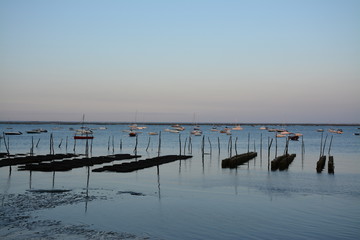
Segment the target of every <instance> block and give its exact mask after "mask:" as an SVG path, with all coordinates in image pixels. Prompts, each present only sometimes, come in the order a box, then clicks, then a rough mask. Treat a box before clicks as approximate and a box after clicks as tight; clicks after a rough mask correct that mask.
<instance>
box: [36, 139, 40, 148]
mask: <svg viewBox="0 0 360 240" xmlns="http://www.w3.org/2000/svg"><path fill="white" fill-rule="evenodd" d="M39 142H40V138H39V140H38V141H37V143H36V148H37V147H38V146H39Z"/></svg>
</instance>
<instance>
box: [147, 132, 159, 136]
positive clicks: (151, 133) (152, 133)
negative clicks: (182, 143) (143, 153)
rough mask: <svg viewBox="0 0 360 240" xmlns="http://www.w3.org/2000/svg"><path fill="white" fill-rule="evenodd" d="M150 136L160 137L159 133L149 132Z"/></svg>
mask: <svg viewBox="0 0 360 240" xmlns="http://www.w3.org/2000/svg"><path fill="white" fill-rule="evenodd" d="M148 134H149V135H152V136H154V135H159V134H158V133H157V132H149V133H148Z"/></svg>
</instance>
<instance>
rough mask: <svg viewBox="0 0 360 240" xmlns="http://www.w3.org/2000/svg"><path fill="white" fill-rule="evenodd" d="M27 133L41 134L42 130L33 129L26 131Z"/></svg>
mask: <svg viewBox="0 0 360 240" xmlns="http://www.w3.org/2000/svg"><path fill="white" fill-rule="evenodd" d="M26 133H27V134H40V133H41V132H40V131H39V130H38V129H33V130H30V131H26Z"/></svg>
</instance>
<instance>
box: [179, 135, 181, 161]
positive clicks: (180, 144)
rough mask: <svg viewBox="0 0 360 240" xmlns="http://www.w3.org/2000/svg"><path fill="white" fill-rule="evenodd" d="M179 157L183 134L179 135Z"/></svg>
mask: <svg viewBox="0 0 360 240" xmlns="http://www.w3.org/2000/svg"><path fill="white" fill-rule="evenodd" d="M179 155H180V156H181V134H179Z"/></svg>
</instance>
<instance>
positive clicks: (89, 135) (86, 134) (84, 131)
mask: <svg viewBox="0 0 360 240" xmlns="http://www.w3.org/2000/svg"><path fill="white" fill-rule="evenodd" d="M84 122H85V115H83V121H82V126H81V128H80V129H77V130H76V132H75V135H74V139H94V136H93V132H92V131H91V129H90V128H88V127H85V126H84Z"/></svg>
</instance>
